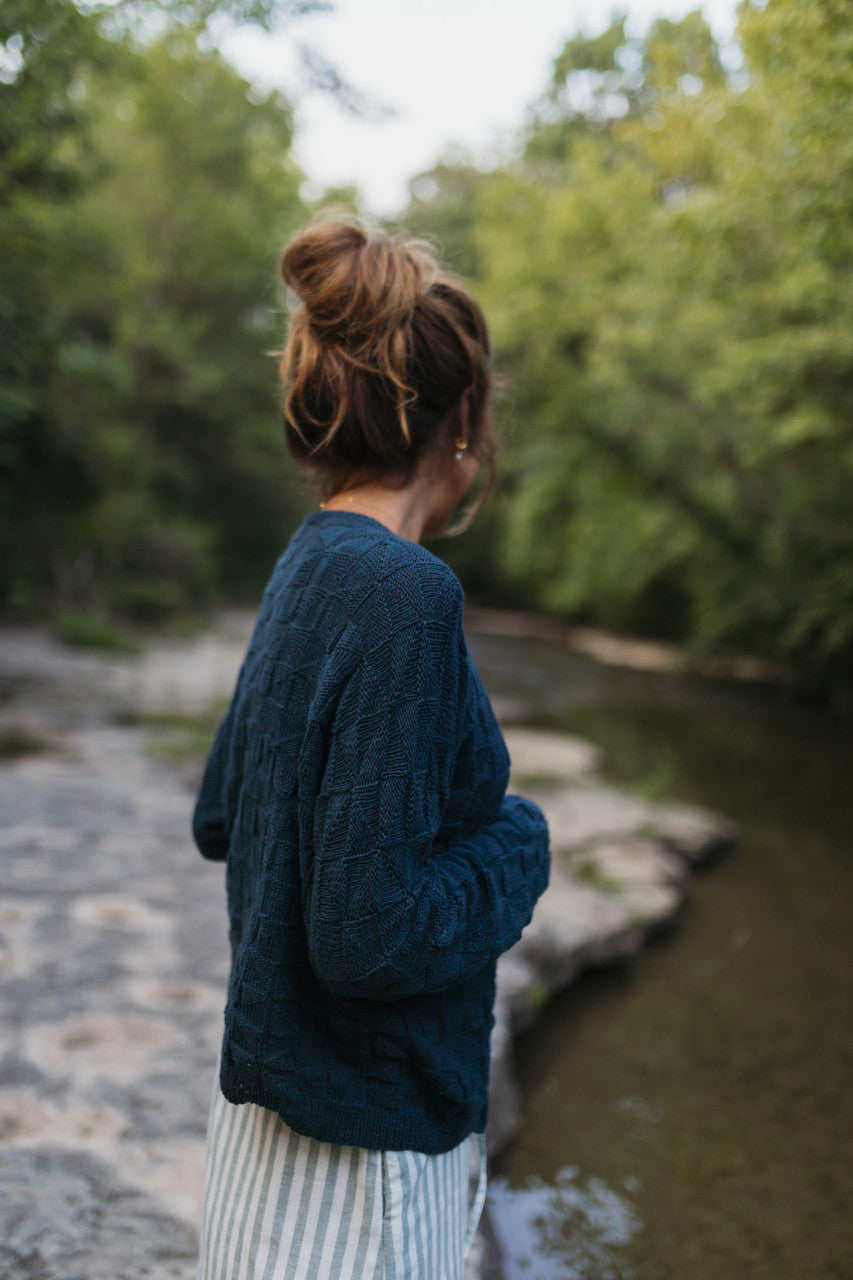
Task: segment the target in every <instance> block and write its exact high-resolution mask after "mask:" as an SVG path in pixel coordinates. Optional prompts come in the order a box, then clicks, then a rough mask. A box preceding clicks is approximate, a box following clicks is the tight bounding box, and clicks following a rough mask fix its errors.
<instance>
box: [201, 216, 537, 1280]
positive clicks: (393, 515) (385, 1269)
mask: <svg viewBox="0 0 853 1280" xmlns="http://www.w3.org/2000/svg"><path fill="white" fill-rule="evenodd" d="M281 270H282V277H283V281H284V284H285V285H286V286H287V288H288V289H289V290H291V291H292V293H293V294H295V295H296V297H297V298H298V299H299V305H298V306H297V307H296V309H295V311H294V312H293V314H292V316H291V320H290V329H289V337H288V341H287V346H286V349H285V351H284V353H283V356H282V360H281V373H282V379H283V382H284V386H285V393H286V398H285V421H286V431H287V437H288V442H289V445H290V448H291V451H292V452H293V454H294V455H295V457H296V458H297V460H298V461H299V462H300V463H302V464H303V465H304V466H305V467H306V468H307V469H308V471H309V472H310V473H312V474H313V476H314V477H315V478H316V479H317V480H318V481H319V483H320V487H321V491H322V495H323V496H324V501H323V502H322V504H321V506H320V508H319V509H318V510H316V511H314V512H312V513H311V514H310V515H309V516H308V517H307V518H306V519H305V520H304V522H303V523H302V525H301V526H300V528H299V529H298V530H297V532H296V534H295V535H294V536H293V538H292V540H291V542H290V543H289V545H288V547H287V548H286V550H285V551H284V553H283V554H282V556H281V557H280V559H279V560H278V562H277V564H276V566H275V568H274V570H273V573H272V576H271V578H270V580H269V583H268V585H267V588H266V591H265V593H264V597H263V601H262V604H261V607H260V611H259V615H258V618H257V622H256V624H255V628H254V632H253V635H252V638H251V641H250V643H249V646H248V649H247V652H246V655H245V658H244V660H243V664H242V667H241V670H240V673H239V676H238V679H237V684H236V687H235V690H234V694H233V697H232V699H231V703H230V706H229V708H228V712H227V714H226V716H225V718H224V720H223V722H222V724H221V725H220V727H219V730H218V732H217V735H216V738H215V741H214V744H213V748H212V750H211V753H210V756H209V758H208V761H207V764H206V767H205V771H204V775H203V778H202V782H201V786H200V789H199V793H198V797H197V800H196V806H195V811H194V816H193V833H194V836H195V840H196V843H197V845H198V847H199V849H200V850H201V852H202V854H203V855H204V856H205V857H207V858H212V859H219V860H225V862H226V885H227V896H228V910H229V922H230V944H231V960H232V963H231V974H230V980H229V988H228V999H227V1004H226V1009H225V1028H224V1036H223V1041H222V1052H221V1058H220V1065H219V1073H218V1079H217V1081H216V1083H215V1086H214V1093H213V1099H212V1103H211V1112H210V1119H209V1127H208V1141H207V1165H206V1173H205V1194H204V1213H203V1223H202V1239H201V1254H200V1261H199V1271H198V1276H199V1280H261V1278H262V1277H263V1280H285V1278H286V1280H391V1278H393V1280H461V1276H462V1270H463V1265H464V1257H465V1253H466V1250H467V1248H468V1246H469V1245H470V1242H471V1238H472V1236H473V1232H474V1229H475V1228H476V1221H477V1217H478V1215H479V1212H480V1209H481V1207H482V1196H483V1194H484V1169H485V1143H484V1136H483V1135H484V1130H485V1126H486V1115H487V1092H488V1071H489V1033H490V1030H491V1026H492V1004H493V1000H494V994H495V965H496V961H497V958H498V956H499V955H501V954H502V952H504V951H505V950H507V949H508V948H509V947H511V946H512V945H513V943H514V942H515V941H516V940H517V939H518V937H519V935H520V933H521V930H522V928H523V927H524V925H525V924H526V923H527V921H528V920H529V919H530V916H531V914H532V911H533V907H534V904H535V902H536V900H537V898H538V896H539V895H540V894H541V893H542V891H543V889H544V888H545V885H546V883H547V878H548V867H549V852H548V833H547V828H546V825H545V821H544V818H543V816H542V814H541V812H540V811H539V810H538V809H537V808H536V806H535V805H534V804H532V803H531V802H530V801H528V800H525V799H522V798H521V797H518V796H509V795H507V794H506V787H507V780H508V772H509V759H508V756H507V752H506V748H505V746H504V743H503V739H502V737H501V733H500V730H499V728H498V725H497V722H496V720H495V717H494V714H493V711H492V708H491V706H490V704H489V700H488V697H487V696H486V693H485V691H484V689H483V686H482V684H481V682H480V679H479V676H478V674H477V671H476V668H475V666H474V664H473V661H472V659H471V656H470V654H469V652H468V648H467V644H466V641H465V637H464V634H463V631H462V605H463V595H462V589H461V586H460V584H459V582H458V580H457V578H456V577H455V575H454V574H453V573H452V571H451V570H450V569H449V568H448V567H447V566H446V565H445V564H444V563H443V562H442V561H441V560H439V559H438V558H437V557H436V556H434V555H433V554H432V553H431V552H430V551H428V550H426V549H425V548H424V547H422V546H421V545H420V540H421V538H422V537H423V536H425V535H433V534H436V533H439V532H441V531H442V530H443V529H445V527H446V526H447V525H448V523H449V522H450V520H451V518H452V516H453V514H454V512H455V511H456V509H457V507H458V505H459V503H460V501H461V500H462V498H463V497H464V496H465V494H466V493H467V492H468V491H469V489H470V487H471V484H472V481H473V479H474V476H475V473H476V471H477V469H478V466H479V464H480V463H481V462H484V463H486V464H487V465H489V466H490V467H491V463H492V455H493V449H494V441H493V437H492V427H491V419H490V414H489V394H490V374H489V340H488V334H487V330H486V325H485V321H484V319H483V316H482V313H481V311H480V309H479V307H478V306H477V304H476V303H475V302H474V301H473V299H472V298H471V297H470V295H469V294H468V293H467V291H466V290H465V289H464V288H463V287H462V286H461V285H460V284H459V283H457V282H456V281H454V280H453V279H452V278H450V277H448V276H447V275H444V274H442V273H441V272H440V271H439V269H438V266H437V263H436V261H435V259H434V258H433V256H432V254H431V253H430V252H429V250H428V249H426V248H425V247H424V246H422V245H420V244H418V243H415V242H410V241H405V240H398V239H394V238H391V237H388V236H385V235H381V234H372V233H369V232H368V231H366V230H365V229H364V228H363V227H362V226H361V225H360V224H359V223H357V222H352V221H340V220H338V221H325V222H318V223H314V224H311V225H310V226H309V227H308V228H307V229H305V230H304V231H303V232H302V233H300V234H299V235H298V236H296V238H295V239H294V240H293V241H292V242H291V243H290V244H289V245H288V246H287V247H286V249H285V251H284V253H283V255H282V261H281ZM472 1147H473V1148H475V1150H476V1152H477V1158H478V1161H479V1164H480V1168H481V1171H482V1172H481V1178H480V1189H479V1194H478V1196H477V1197H476V1198H475V1204H474V1206H473V1208H472V1209H469V1204H468V1162H469V1150H470V1149H471V1148H472Z"/></svg>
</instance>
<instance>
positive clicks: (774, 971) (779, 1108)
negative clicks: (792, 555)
mask: <svg viewBox="0 0 853 1280" xmlns="http://www.w3.org/2000/svg"><path fill="white" fill-rule="evenodd" d="M472 640H473V643H472V648H473V649H474V655H475V658H476V660H477V663H478V666H479V667H480V670H481V673H482V674H483V677H484V679H485V681H486V684H487V686H488V688H489V691H490V693H493V694H496V695H497V696H498V697H499V698H501V699H505V700H507V703H508V704H514V705H518V706H519V707H521V706H523V708H524V712H523V716H522V715H521V714H519V715H514V716H513V717H512V718H513V719H517V720H523V721H524V722H526V723H528V724H539V725H542V726H543V727H546V728H552V729H565V730H567V731H568V732H570V733H572V732H573V733H577V734H579V735H581V736H582V737H585V738H588V739H590V740H592V741H594V742H596V743H597V744H598V745H599V746H600V747H601V748H602V749H603V751H604V757H605V771H606V773H607V775H608V776H609V778H610V779H611V780H612V781H614V782H616V783H617V784H619V785H627V786H629V787H631V788H635V789H637V790H639V791H640V792H641V793H642V794H644V795H646V796H648V797H649V798H650V799H655V800H666V799H669V798H672V799H676V800H681V801H688V802H690V801H692V802H695V803H698V804H702V805H707V806H708V807H710V808H713V809H718V810H719V811H720V812H722V813H725V814H727V815H728V816H729V817H732V818H734V819H735V820H736V821H737V822H739V823H740V824H741V839H740V841H739V843H738V846H737V848H736V850H735V851H734V852H733V854H732V855H731V857H730V858H727V859H725V860H724V861H723V862H721V863H718V864H715V865H713V866H712V867H710V868H709V869H708V870H707V871H706V872H705V873H704V874H702V875H699V876H697V877H696V879H695V881H694V883H693V885H692V888H691V892H690V895H689V898H688V901H687V903H686V906H685V908H684V911H683V916H682V921H681V924H680V927H679V928H678V929H677V930H675V931H674V932H673V933H672V934H671V935H667V936H666V937H665V938H661V939H659V940H658V941H657V942H656V943H655V944H654V945H652V946H650V947H649V948H648V949H647V950H646V951H645V952H644V953H643V954H642V956H641V957H640V958H639V959H638V960H637V962H636V963H634V964H631V965H625V966H622V967H617V968H615V969H612V970H609V971H606V972H602V973H599V974H592V975H587V976H585V977H584V979H583V980H582V981H581V982H580V983H578V984H577V985H576V986H575V987H573V988H572V989H571V990H569V991H568V992H566V993H564V994H563V995H562V996H560V997H558V998H557V999H556V1000H555V1001H554V1003H553V1006H552V1008H551V1010H550V1011H549V1014H548V1016H547V1017H546V1018H544V1019H543V1020H542V1021H541V1022H540V1023H539V1024H538V1025H537V1026H536V1027H534V1028H533V1029H532V1030H531V1031H529V1032H527V1033H526V1034H525V1035H524V1036H523V1037H522V1038H521V1040H520V1041H519V1042H518V1044H517V1045H516V1065H517V1068H518V1075H519V1080H520V1084H521V1087H522V1093H523V1096H524V1116H525V1124H524V1128H523V1129H522V1131H521V1132H520V1133H519V1135H518V1138H517V1141H516V1142H515V1143H513V1144H512V1145H511V1147H510V1148H509V1149H508V1150H507V1151H505V1152H504V1153H503V1154H502V1155H501V1156H500V1157H499V1158H498V1159H497V1161H496V1166H495V1170H494V1185H493V1190H492V1197H491V1208H492V1218H493V1222H494V1225H495V1229H496V1232H497V1233H498V1236H499V1240H500V1243H501V1245H502V1247H503V1249H504V1252H505V1254H506V1259H507V1280H521V1278H522V1277H523V1278H524V1280H558V1278H559V1280H573V1278H575V1277H582V1278H583V1280H608V1278H609V1277H618V1278H619V1280H628V1278H629V1277H630V1280H670V1277H672V1278H673V1280H675V1278H676V1277H677V1278H678V1280H721V1278H724V1280H728V1278H729V1277H737V1280H789V1277H794V1276H796V1277H799V1278H801V1280H841V1278H842V1277H845V1278H846V1277H850V1276H853V1217H851V1215H850V1211H849V1206H850V1203H851V1197H853V1162H851V1158H850V1155H851V1152H853V1091H851V1090H850V1087H849V1076H850V1062H851V1051H853V988H851V984H850V979H849V975H850V973H851V972H853V856H851V855H853V806H851V804H850V794H851V790H850V781H851V778H853V733H851V723H850V718H849V717H844V716H841V715H836V716H831V715H826V714H822V713H820V712H817V711H812V710H809V709H807V708H804V707H802V706H798V705H796V704H794V703H785V702H784V701H783V700H780V699H779V698H774V697H769V696H768V695H767V693H766V692H763V691H761V690H758V689H750V688H746V687H742V686H737V687H735V686H730V685H720V684H717V683H715V682H713V683H712V682H707V681H705V682H703V681H697V680H694V679H684V678H678V677H666V676H662V675H649V674H647V673H641V672H625V671H620V670H619V669H617V668H604V667H601V666H598V665H596V664H595V663H592V662H591V661H590V660H588V659H581V658H578V657H577V656H576V655H571V654H568V653H567V652H566V651H565V650H564V649H561V648H560V646H558V645H553V644H547V643H545V642H537V643H530V642H523V641H515V642H512V641H510V640H509V639H506V638H503V637H479V636H476V635H475V636H474V637H472ZM569 1161H570V1162H571V1163H570V1164H568V1163H567V1162H569ZM611 1209H612V1213H609V1216H608V1211H609V1210H611Z"/></svg>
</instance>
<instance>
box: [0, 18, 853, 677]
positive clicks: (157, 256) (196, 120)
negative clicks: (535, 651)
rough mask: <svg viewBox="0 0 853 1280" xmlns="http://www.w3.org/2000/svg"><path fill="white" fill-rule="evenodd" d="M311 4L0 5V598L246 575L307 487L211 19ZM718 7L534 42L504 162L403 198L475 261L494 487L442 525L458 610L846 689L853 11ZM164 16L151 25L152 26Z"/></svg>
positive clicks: (849, 654)
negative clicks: (538, 48)
mask: <svg viewBox="0 0 853 1280" xmlns="http://www.w3.org/2000/svg"><path fill="white" fill-rule="evenodd" d="M314 3H316V0H305V3H299V0H293V2H292V3H290V4H283V3H281V2H278V3H277V2H276V0H231V2H230V3H225V2H217V0H170V3H168V4H161V5H153V4H147V3H146V0H133V2H132V3H123V4H118V5H115V4H113V3H110V2H109V0H104V3H102V4H100V5H98V4H95V3H89V4H88V5H87V6H85V7H83V6H81V7H80V8H78V7H75V6H74V5H73V4H71V3H70V0H9V2H8V3H7V4H5V5H4V6H3V9H2V17H0V217H2V221H0V324H1V325H2V329H3V342H2V344H0V607H2V608H3V609H5V610H6V611H7V612H8V611H9V610H12V611H17V612H19V613H20V612H23V613H33V612H38V611H39V610H41V611H45V610H47V611H53V612H55V611H56V610H58V609H68V608H77V609H79V608H87V609H89V610H95V611H96V612H97V611H98V610H101V611H103V612H105V613H111V614H114V615H115V614H118V615H126V616H133V617H137V618H139V617H149V618H157V617H162V616H166V615H168V614H169V612H170V611H174V610H177V609H179V608H183V607H185V606H186V605H187V604H188V603H192V602H203V601H204V600H205V599H213V598H217V597H221V595H222V594H223V593H229V594H231V595H234V594H235V593H239V592H241V591H245V593H246V594H247V595H248V597H249V598H252V597H253V596H254V595H255V594H256V592H257V588H258V586H259V585H260V583H261V582H262V581H263V580H264V578H265V576H266V574H267V572H268V569H269V566H270V563H271V560H272V558H273V557H274V555H275V553H276V551H277V550H278V548H279V547H280V545H281V543H282V540H283V537H284V536H285V534H286V532H287V529H288V527H289V526H290V525H291V524H292V523H293V522H294V520H295V518H296V515H297V508H298V505H299V502H300V499H299V497H298V496H296V492H295V491H293V490H291V489H290V488H289V486H290V484H291V483H292V482H291V481H290V480H288V478H287V477H288V474H289V472H288V469H287V468H286V467H285V465H284V464H283V447H282V439H281V430H280V417H279V405H278V389H277V386H276V380H275V369H274V364H273V362H272V361H271V360H270V359H269V356H268V355H267V354H266V353H267V352H268V351H269V350H270V349H271V348H274V347H275V346H276V345H278V344H279V343H280V340H281V336H282V335H281V324H280V320H279V307H278V304H279V299H278V298H277V295H276V290H275V284H274V276H275V273H274V262H275V257H276V254H277V251H278V248H279V246H280V244H281V242H282V241H283V240H284V239H285V238H286V236H287V235H288V233H289V232H290V231H291V230H292V229H293V228H294V227H295V226H296V225H298V224H299V223H300V222H301V221H303V220H304V218H305V216H306V213H307V211H306V209H305V207H304V205H303V204H302V202H301V201H300V198H299V194H298V193H299V183H300V176H301V175H300V174H299V173H297V172H296V170H295V169H294V166H293V164H292V161H291V158H290V143H291V115H290V109H289V105H288V103H287V102H286V101H284V100H283V99H282V98H281V97H280V96H278V95H264V94H260V93H258V92H257V91H256V90H254V89H253V88H252V87H251V86H250V85H248V84H247V83H245V82H244V81H243V80H242V79H241V78H240V76H239V75H238V74H237V73H236V72H235V71H234V69H233V68H232V67H230V66H229V65H228V63H227V62H226V61H225V60H224V59H223V58H222V57H221V56H220V55H219V54H218V53H216V52H215V51H214V50H213V47H212V45H213V42H212V41H211V39H210V38H209V37H208V38H207V39H205V38H204V37H203V32H204V23H205V22H207V21H208V20H209V19H211V17H213V16H215V15H216V14H217V13H222V12H226V13H230V14H231V15H232V16H233V17H236V18H237V19H243V18H248V19H250V20H253V21H258V22H261V23H262V24H266V25H269V23H270V22H271V21H273V19H274V17H275V16H276V14H278V15H279V16H281V15H282V14H284V16H288V15H290V16H293V15H294V14H298V12H299V11H300V10H304V9H306V8H310V7H312V4H314ZM849 18H850V14H849V3H848V0H766V3H764V4H759V3H758V2H757V0H744V2H743V3H742V4H741V9H740V17H739V24H738V49H739V54H740V57H741V59H742V61H741V64H740V65H735V63H734V60H733V57H732V50H728V52H727V54H726V56H721V51H720V49H719V48H718V47H717V44H716V42H715V40H714V37H713V35H712V33H711V31H710V30H709V28H708V26H707V24H706V23H705V21H704V19H703V18H702V15H701V13H700V12H698V11H696V12H693V13H690V14H688V15H687V16H686V17H685V18H684V19H682V20H681V21H672V20H666V19H661V20H658V21H656V22H654V23H653V24H652V25H651V26H650V28H649V29H648V31H647V32H646V34H645V37H644V38H642V39H638V38H634V37H631V36H630V35H629V34H628V33H627V32H626V26H625V23H624V22H623V21H620V20H616V21H613V22H612V23H611V25H610V26H609V27H608V28H607V30H605V31H604V32H602V33H601V34H600V35H598V36H594V37H593V36H576V37H575V38H573V39H571V40H569V41H568V42H567V43H566V45H565V47H564V48H563V49H562V50H561V51H559V53H558V56H557V57H556V59H555V62H554V69H553V78H552V82H551V84H550V86H548V88H547V91H546V93H545V94H544V96H543V98H542V100H541V102H540V103H539V104H538V105H537V106H536V109H535V111H534V112H533V114H532V116H531V119H530V121H529V123H528V124H527V126H526V127H525V129H524V132H523V134H522V135H521V136H520V142H519V146H518V148H517V150H516V153H515V158H514V159H513V160H511V161H510V162H508V163H506V164H503V165H501V166H500V167H498V168H494V169H490V170H485V169H484V170H480V169H478V168H476V167H474V166H472V165H469V164H466V163H463V162H461V161H459V160H458V159H455V160H454V159H449V160H447V161H446V162H445V163H443V164H441V165H439V166H438V167H437V168H436V169H435V170H433V171H432V172H431V173H429V174H425V175H422V176H421V177H420V178H419V179H417V180H416V182H415V183H413V187H412V199H411V203H410V206H409V208H408V210H407V211H406V212H405V214H404V216H403V218H402V219H401V220H402V221H403V222H404V223H405V224H406V225H407V226H408V227H410V228H411V229H413V230H415V231H418V232H426V233H428V234H430V235H431V236H433V237H434V238H435V239H436V240H437V241H438V242H439V244H440V245H441V246H442V247H443V248H444V250H445V251H446V253H447V255H448V256H449V257H450V259H451V261H452V262H453V264H454V265H455V266H456V268H457V269H458V270H459V271H461V272H463V273H464V274H465V275H467V276H468V277H469V278H470V279H471V280H472V281H473V282H474V284H475V287H476V290H477V292H478V294H479V296H480V297H481V299H482V301H483V302H484V304H485V306H486V309H487V312H488V314H489V316H490V319H491V321H492V325H493V330H494V335H495V340H496V352H497V364H498V368H499V372H500V375H501V379H502V381H503V383H504V384H505V388H506V391H505V394H504V397H503V400H502V402H501V406H500V415H501V419H502V427H503V434H504V436H505V440H506V446H505V451H504V482H503V486H502V490H501V492H500V493H499V494H498V495H497V497H496V498H495V499H493V500H492V501H491V503H490V504H489V505H488V506H487V507H486V509H485V510H484V511H483V513H482V514H481V516H480V518H479V519H478V522H477V524H476V525H475V526H474V529H473V530H472V531H471V532H470V533H468V534H467V535H466V536H465V538H463V539H462V540H460V542H459V543H458V544H450V543H443V544H441V546H440V547H439V548H438V549H439V550H440V551H441V553H442V554H447V555H448V556H449V557H450V558H451V560H452V562H453V563H454V564H455V565H456V566H457V567H458V568H459V570H460V572H461V573H462V574H463V577H464V578H465V579H466V584H467V585H468V587H469V589H470V590H472V591H473V592H474V593H475V594H479V595H480V596H481V597H482V598H484V599H487V600H491V601H493V602H499V603H514V604H518V605H522V606H525V607H532V608H536V609H541V610H545V611H548V612H552V613H556V614H558V615H561V616H564V617H567V618H571V619H574V620H578V621H583V622H592V623H596V624H600V625H604V626H607V627H614V628H621V629H629V630H633V631H639V632H642V633H646V634H651V635H657V636H665V637H670V638H673V639H676V640H678V641H680V642H683V643H684V644H685V645H686V647H687V649H688V651H689V652H702V653H726V652H733V651H746V652H750V653H753V654H756V655H761V656H765V657H770V658H774V659H781V660H783V661H785V662H787V663H789V664H790V665H791V666H792V667H793V669H795V670H796V671H797V672H798V673H799V675H800V677H801V678H802V679H803V681H804V682H806V683H809V684H811V685H812V686H813V687H816V688H837V687H838V686H839V685H845V684H846V685H848V686H849V685H850V684H851V683H853V521H851V518H850V517H851V509H853V434H851V424H853V340H851V339H853V220H851V209H853V130H851V129H850V128H849V115H850V102H851V100H853V25H851V23H850V20H849ZM155 32H159V34H157V35H155V34H154V33H155Z"/></svg>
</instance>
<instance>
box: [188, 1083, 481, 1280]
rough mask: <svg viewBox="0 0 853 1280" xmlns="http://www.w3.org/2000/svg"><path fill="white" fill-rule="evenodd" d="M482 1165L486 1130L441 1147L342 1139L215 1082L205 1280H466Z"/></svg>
mask: <svg viewBox="0 0 853 1280" xmlns="http://www.w3.org/2000/svg"><path fill="white" fill-rule="evenodd" d="M472 1165H476V1191H475V1193H474V1195H473V1203H472V1204H471V1205H470V1207H469V1170H470V1167H471V1166H472ZM485 1165H486V1159H485V1140H484V1137H483V1135H482V1134H472V1135H471V1137H470V1138H466V1139H465V1140H464V1141H463V1142H462V1143H460V1145H459V1146H458V1147H454V1148H453V1150H452V1151H447V1152H445V1153H444V1154H442V1155H437V1156H428V1155H423V1154H422V1153H420V1152H417V1151H369V1150H365V1148H363V1147H342V1146H337V1145H334V1144H331V1143H325V1142H318V1141H317V1140H316V1139H315V1138H305V1137H302V1136H301V1135H300V1134H298V1133H294V1131H293V1130H292V1129H290V1128H288V1126H287V1125H286V1124H285V1123H284V1121H283V1120H282V1119H281V1117H280V1116H277V1115H276V1114H275V1112H273V1111H267V1110H266V1108H265V1107H257V1106H255V1105H254V1103H251V1102H247V1103H243V1104H242V1105H241V1106H239V1107H237V1106H234V1105H233V1103H230V1102H228V1101H227V1100H226V1099H225V1098H224V1097H223V1095H222V1093H221V1091H220V1089H219V1087H218V1085H217V1087H216V1089H215V1092H214V1096H213V1099H212V1102H211V1110H210V1119H209V1122H208V1129H207V1161H206V1164H205V1181H204V1212H203V1216H202V1226H201V1248H200V1252H199V1264H198V1272H197V1280H327V1277H328V1278H329V1280H331V1278H332V1277H334V1280H462V1276H463V1271H464V1263H465V1255H466V1253H467V1251H468V1248H469V1247H470V1244H471V1241H472V1239H473V1236H474V1232H475V1230H476V1226H477V1221H478V1219H479V1217H480V1213H481V1210H482V1207H483V1200H484V1198H485V1191H486V1170H485Z"/></svg>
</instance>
